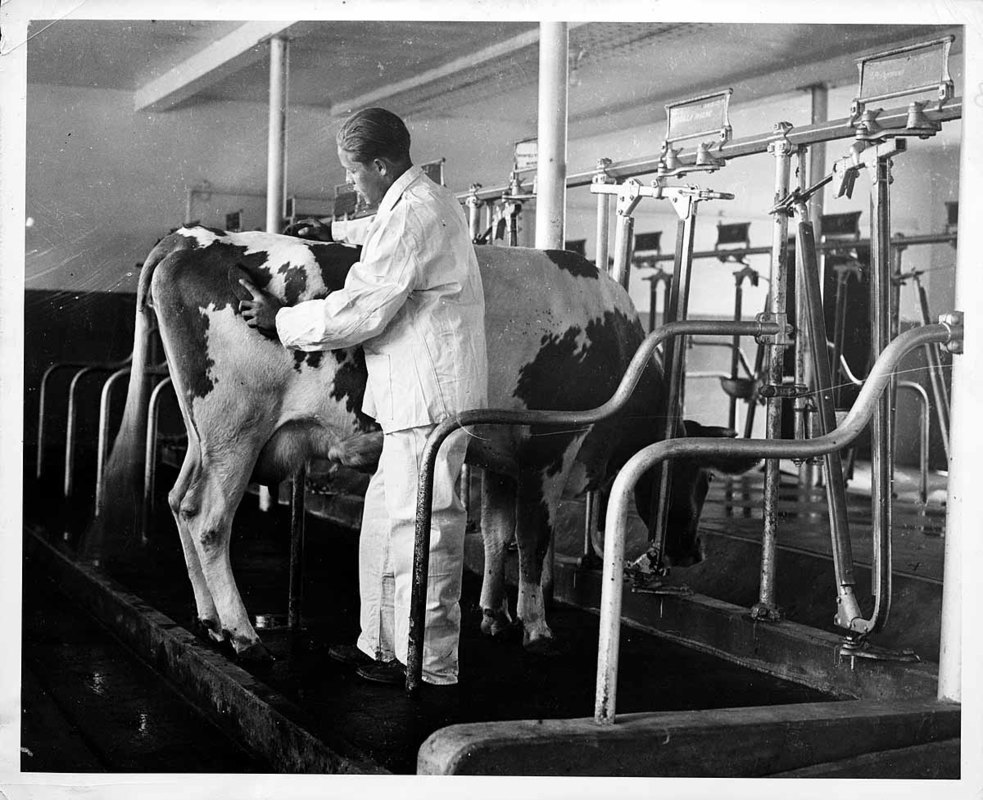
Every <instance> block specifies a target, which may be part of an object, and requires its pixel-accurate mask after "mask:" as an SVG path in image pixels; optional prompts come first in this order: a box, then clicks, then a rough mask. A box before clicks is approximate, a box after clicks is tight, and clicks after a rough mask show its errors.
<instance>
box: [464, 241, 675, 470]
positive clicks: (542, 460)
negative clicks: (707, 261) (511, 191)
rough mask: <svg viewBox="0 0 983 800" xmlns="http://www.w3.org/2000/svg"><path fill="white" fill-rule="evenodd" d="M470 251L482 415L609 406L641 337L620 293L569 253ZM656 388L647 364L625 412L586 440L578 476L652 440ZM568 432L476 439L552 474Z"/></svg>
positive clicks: (499, 432) (491, 433) (655, 373)
mask: <svg viewBox="0 0 983 800" xmlns="http://www.w3.org/2000/svg"><path fill="white" fill-rule="evenodd" d="M477 253H478V263H479V266H480V268H481V272H482V280H483V284H484V290H485V314H486V323H485V328H486V337H487V341H488V354H489V357H488V359H489V365H488V369H489V405H490V407H492V408H508V409H554V410H562V411H582V410H587V409H592V408H596V407H597V406H600V405H602V404H603V403H605V402H606V401H607V400H608V399H610V398H611V396H612V395H613V394H614V393H615V391H616V390H617V387H618V385H619V383H620V381H621V378H622V377H623V375H624V372H625V370H626V368H627V366H628V364H629V362H630V361H631V358H632V356H633V355H634V354H635V352H636V351H637V350H638V347H639V345H640V344H641V342H642V341H643V339H644V331H643V329H642V327H641V323H640V322H639V320H638V314H637V311H636V310H635V307H634V305H633V304H632V302H631V299H630V298H629V297H628V294H627V292H625V290H624V289H623V288H622V287H621V286H620V285H619V284H617V283H616V282H615V281H613V280H612V279H611V278H609V277H608V276H607V275H606V274H604V273H602V272H599V271H598V270H597V269H595V267H594V266H593V265H592V264H591V263H590V262H588V261H587V260H586V259H584V258H582V257H580V256H578V255H576V254H573V253H568V252H565V251H541V250H534V249H528V248H520V247H513V248H500V247H479V248H477ZM661 390H662V382H661V373H660V372H659V370H658V367H657V366H655V365H653V366H652V367H651V368H650V369H649V370H647V371H646V373H645V375H644V376H643V379H642V381H641V382H640V384H639V387H638V389H637V391H636V393H635V394H634V395H633V396H632V399H631V400H630V402H629V406H628V407H627V408H626V410H625V411H624V412H623V413H622V414H620V415H619V416H618V417H617V418H615V419H612V420H609V421H607V422H604V423H601V424H599V425H597V426H595V428H594V430H593V431H592V432H591V434H590V436H589V437H588V438H587V440H586V442H585V443H584V447H583V452H582V460H583V461H586V462H589V470H588V471H591V469H593V468H594V467H596V466H598V465H599V463H600V462H606V461H607V460H608V459H614V460H615V461H622V460H624V458H627V455H630V453H631V452H634V451H635V450H637V449H639V448H640V447H642V446H644V445H645V444H649V443H650V442H652V441H655V439H656V438H657V436H658V433H659V431H658V424H657V421H658V417H659V414H660V413H661V404H662V391H661ZM576 433H577V432H575V431H570V432H568V433H566V434H564V433H559V432H556V431H555V430H552V431H551V430H545V429H544V430H537V429H533V430H532V431H527V430H524V429H514V430H511V431H506V430H503V429H501V428H494V429H491V428H489V429H485V430H483V431H482V433H481V436H482V437H485V438H489V437H490V438H492V439H495V440H496V443H497V447H498V448H499V449H500V450H501V449H507V448H510V447H511V448H515V449H517V450H518V452H517V455H518V458H519V462H521V463H525V464H542V465H545V466H546V468H547V469H559V468H560V459H561V458H562V457H563V453H564V452H565V450H566V448H567V447H568V446H569V444H570V443H571V442H573V441H574V440H575V438H576ZM479 447H480V445H479ZM594 477H598V478H599V477H600V476H599V475H596V476H594Z"/></svg>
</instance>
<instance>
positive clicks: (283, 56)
mask: <svg viewBox="0 0 983 800" xmlns="http://www.w3.org/2000/svg"><path fill="white" fill-rule="evenodd" d="M289 55H290V42H289V41H288V40H287V38H286V37H284V36H274V37H273V38H272V39H270V111H269V136H268V139H267V150H266V230H267V231H268V232H269V233H279V232H280V230H281V228H282V227H283V217H284V211H285V209H284V204H285V202H286V197H287V183H286V173H287V170H286V165H287V70H288V59H289Z"/></svg>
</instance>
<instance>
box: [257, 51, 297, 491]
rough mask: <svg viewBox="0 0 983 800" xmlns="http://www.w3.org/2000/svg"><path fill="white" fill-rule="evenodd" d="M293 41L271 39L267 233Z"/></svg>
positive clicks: (283, 156) (273, 226)
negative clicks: (291, 42)
mask: <svg viewBox="0 0 983 800" xmlns="http://www.w3.org/2000/svg"><path fill="white" fill-rule="evenodd" d="M289 58H290V42H289V41H288V40H287V38H286V37H285V36H274V37H273V38H272V39H270V121H269V135H268V137H267V146H266V230H267V231H268V232H269V233H280V229H281V227H282V226H283V218H284V212H285V210H286V209H285V205H286V202H287V75H288V70H289ZM273 502H274V501H273V498H272V496H271V490H270V488H269V487H266V486H261V487H260V490H259V507H260V508H261V509H263V510H264V511H269V510H270V509H271V508H272V507H273Z"/></svg>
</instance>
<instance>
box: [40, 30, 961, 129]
mask: <svg viewBox="0 0 983 800" xmlns="http://www.w3.org/2000/svg"><path fill="white" fill-rule="evenodd" d="M255 25H256V27H257V28H259V29H260V30H262V26H261V24H259V23H256V24H255ZM244 31H245V32H248V31H246V29H245V28H243V23H239V22H228V21H222V22H209V21H194V22H192V21H188V22H177V21H151V20H138V21H79V20H71V21H68V20H65V21H60V22H53V23H52V22H46V21H36V22H33V23H32V26H31V29H30V34H31V38H30V40H29V43H28V54H27V61H28V81H29V82H30V83H53V84H62V85H69V86H87V87H101V88H106V89H115V90H121V91H127V92H133V93H134V98H135V99H134V107H135V108H137V107H140V105H141V102H143V99H144V98H146V97H147V96H148V94H153V93H154V91H155V90H156V88H157V87H158V86H160V85H161V83H167V81H170V82H171V83H176V84H177V85H179V86H180V85H184V91H183V92H181V91H178V92H176V93H174V94H173V95H170V96H165V97H164V99H163V100H162V101H161V102H160V103H158V104H157V105H156V106H152V107H151V108H152V110H155V111H157V112H158V113H167V112H166V109H167V107H168V105H169V104H171V105H170V107H177V106H180V105H187V104H200V103H209V102H213V101H216V100H235V101H245V102H255V103H266V102H267V97H268V91H269V89H268V87H269V72H268V69H269V68H268V61H267V55H266V53H267V46H266V44H265V42H264V41H261V40H258V41H257V42H254V43H253V44H252V46H249V39H248V37H245V39H246V44H245V45H244V44H242V39H243V37H242V35H241V34H243V32H244ZM943 31H945V32H952V33H955V34H956V36H957V39H956V43H955V45H954V47H953V54H954V55H956V56H957V57H958V55H959V54H960V53H961V50H962V41H961V36H960V35H959V34H960V30H959V29H958V28H952V29H951V30H950V29H942V28H939V27H934V26H928V25H911V26H903V25H883V26H871V25H806V24H728V25H722V24H710V23H656V22H638V23H628V22H624V23H619V22H604V23H572V24H571V29H570V66H571V81H570V99H569V114H570V135H571V137H577V136H588V135H595V134H601V133H606V132H610V131H615V130H618V129H619V128H625V127H630V126H633V125H638V124H642V123H643V122H651V121H652V120H653V118H658V117H659V116H660V115H661V114H662V106H663V105H664V104H665V103H666V102H669V101H672V100H678V99H684V98H686V97H691V96H695V95H696V94H700V93H703V92H706V91H713V90H716V89H722V88H727V87H732V88H733V89H734V100H733V102H735V103H738V102H745V101H750V100H754V99H755V98H758V97H763V96H773V95H776V94H781V93H784V92H788V91H793V90H795V89H798V88H801V87H804V86H808V85H810V84H814V83H827V84H831V85H834V86H835V85H843V84H850V83H852V82H855V81H856V67H855V62H854V59H855V57H856V56H857V55H859V54H864V53H869V52H876V51H878V50H883V49H886V48H888V47H891V46H894V45H896V44H903V43H908V42H913V41H921V40H925V39H926V38H930V37H934V36H937V35H939V34H940V33H941V32H943ZM284 32H285V35H287V36H288V37H289V39H290V41H291V44H290V79H289V101H290V103H291V104H292V105H309V106H317V107H322V108H327V109H330V110H331V111H332V112H333V113H337V114H344V113H347V112H348V111H349V110H350V109H351V108H352V107H354V106H358V105H365V104H368V102H367V101H371V103H372V104H380V105H386V106H387V107H389V108H391V109H392V110H394V111H396V112H397V113H400V114H402V115H403V116H405V117H407V118H410V119H412V118H414V117H416V118H421V117H451V118H470V119H489V120H502V121H509V122H516V123H526V124H530V125H532V126H533V128H532V129H534V124H535V117H536V114H537V103H536V91H537V81H538V44H537V33H538V24H537V23H535V22H434V21H427V22H418V21H414V22H389V21H337V22H298V23H292V24H290V25H289V26H288V27H285V28H284ZM237 37H238V41H233V40H237ZM202 64H205V66H202ZM958 92H959V87H957V93H958ZM186 95H187V96H186Z"/></svg>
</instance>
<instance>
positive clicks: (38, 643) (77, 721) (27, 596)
mask: <svg viewBox="0 0 983 800" xmlns="http://www.w3.org/2000/svg"><path fill="white" fill-rule="evenodd" d="M21 663H22V683H21V705H22V724H21V770H22V771H23V772H187V773H201V772H269V766H268V764H267V763H266V761H265V760H264V759H262V758H260V757H258V756H256V755H253V754H250V753H248V752H246V750H244V749H243V748H242V747H240V746H239V745H238V744H237V743H236V742H235V741H233V740H232V739H231V738H229V737H228V736H226V735H225V734H224V733H223V732H222V731H221V730H219V728H217V727H216V726H215V724H214V723H212V722H211V721H210V720H209V719H208V718H206V717H205V716H204V715H202V714H201V713H199V712H198V711H197V710H195V709H194V708H193V707H192V706H191V705H190V704H188V703H187V702H186V701H185V700H183V699H182V698H181V696H180V695H179V694H178V692H177V691H176V690H175V689H173V688H171V687H170V686H168V685H167V683H166V681H165V680H164V679H163V678H162V676H161V675H159V674H158V673H156V672H154V671H153V670H152V669H150V667H148V666H147V665H146V664H145V663H144V662H143V661H141V660H140V659H138V658H137V657H136V656H134V655H133V654H132V653H131V652H130V651H128V650H127V649H126V648H125V647H124V646H123V645H122V644H121V643H120V642H119V641H117V640H116V639H115V638H113V636H112V634H111V633H110V632H109V631H108V630H107V629H106V628H104V627H103V626H102V625H100V624H99V623H98V622H96V621H95V620H94V619H93V618H92V617H90V616H88V615H87V614H86V613H85V612H83V611H81V610H80V609H79V608H78V606H77V605H76V604H74V603H73V602H72V601H71V600H70V599H69V598H68V597H66V596H65V595H63V594H62V593H61V592H60V591H59V589H58V587H57V586H56V585H55V584H54V583H52V582H51V581H50V580H49V579H48V578H47V577H46V576H45V575H44V574H43V573H42V572H40V570H39V569H38V567H37V565H36V564H34V563H32V561H31V559H30V558H28V559H26V560H25V563H24V629H23V650H22V662H21Z"/></svg>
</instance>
